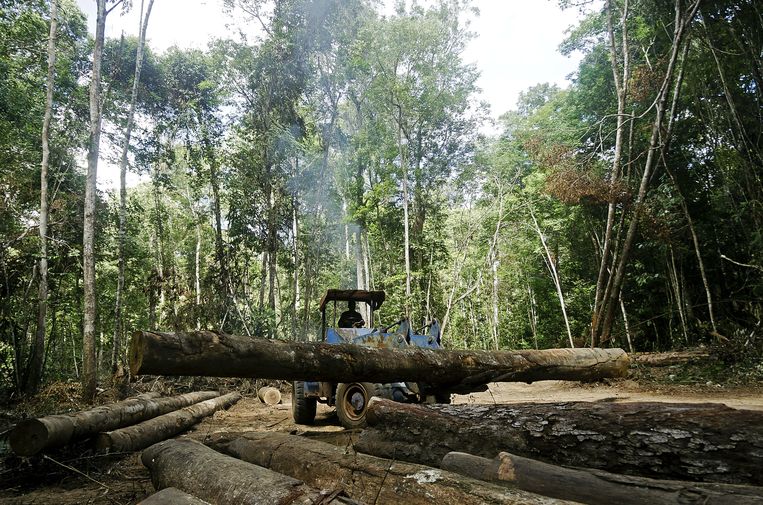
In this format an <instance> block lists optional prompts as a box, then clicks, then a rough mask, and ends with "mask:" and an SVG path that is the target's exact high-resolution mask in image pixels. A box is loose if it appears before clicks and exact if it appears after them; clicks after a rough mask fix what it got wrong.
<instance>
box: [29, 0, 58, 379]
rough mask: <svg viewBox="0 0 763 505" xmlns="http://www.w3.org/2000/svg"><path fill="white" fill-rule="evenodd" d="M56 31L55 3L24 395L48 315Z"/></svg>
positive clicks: (37, 371) (37, 375)
mask: <svg viewBox="0 0 763 505" xmlns="http://www.w3.org/2000/svg"><path fill="white" fill-rule="evenodd" d="M57 29H58V0H53V1H52V2H51V5H50V34H49V36H48V77H47V83H46V85H45V114H44V115H43V119H42V162H41V164H40V226H39V230H38V232H39V234H40V284H39V287H38V295H37V329H36V331H35V337H34V342H33V343H32V349H31V353H30V356H29V368H28V372H27V376H26V381H25V384H24V390H25V391H26V392H27V393H34V392H36V391H37V388H38V387H39V385H40V381H41V380H42V371H43V357H44V354H45V321H46V319H47V315H48V162H49V160H50V120H51V118H52V116H53V89H54V88H55V77H56V30H57Z"/></svg>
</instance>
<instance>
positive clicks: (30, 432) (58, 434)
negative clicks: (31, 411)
mask: <svg viewBox="0 0 763 505" xmlns="http://www.w3.org/2000/svg"><path fill="white" fill-rule="evenodd" d="M56 424H58V425H60V426H59V429H58V430H57V429H56V426H52V425H51V423H50V422H48V421H47V420H46V419H27V420H25V421H21V422H20V423H19V424H17V425H16V427H15V428H13V431H11V434H10V437H9V443H10V445H11V449H13V452H14V453H16V454H17V455H18V456H33V455H35V454H37V453H38V452H40V451H42V450H43V449H45V448H46V447H51V446H56V445H61V444H63V443H66V441H67V440H68V439H69V438H70V437H71V434H72V430H73V426H72V425H71V424H70V423H66V422H65V421H63V420H61V422H58V423H56ZM61 428H62V429H61Z"/></svg>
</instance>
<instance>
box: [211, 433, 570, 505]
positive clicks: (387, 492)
mask: <svg viewBox="0 0 763 505" xmlns="http://www.w3.org/2000/svg"><path fill="white" fill-rule="evenodd" d="M348 440H349V437H348ZM205 443H206V444H207V445H209V446H210V447H212V448H214V449H215V450H218V451H220V452H223V453H225V454H229V455H231V456H234V457H236V458H239V459H242V460H244V461H248V462H250V463H254V464H256V465H260V466H264V467H266V468H269V469H271V470H273V471H276V472H278V473H282V474H285V475H289V476H291V477H294V478H297V479H300V480H303V481H305V482H306V483H307V484H308V485H310V486H314V487H318V488H330V487H332V486H339V487H341V488H342V489H344V490H345V492H346V493H347V494H348V496H349V497H350V498H352V499H354V500H358V501H362V502H365V503H390V504H396V503H404V504H406V505H428V504H431V503H437V504H438V505H462V504H464V505H465V504H515V503H517V504H519V503H522V504H527V505H540V504H548V505H550V504H552V503H553V504H557V503H567V502H560V501H558V500H553V499H549V498H546V497H544V496H538V495H535V494H532V493H527V492H524V491H521V490H508V489H505V488H501V487H500V486H497V485H494V484H489V483H485V482H480V481H479V480H476V479H472V478H468V477H464V476H462V475H458V474H455V473H452V472H446V471H443V470H439V469H436V468H432V467H428V466H424V465H417V464H412V463H404V462H400V461H390V460H386V459H382V458H376V457H374V456H369V455H367V454H359V453H356V452H355V451H354V450H353V449H352V446H351V445H349V444H348V445H345V446H342V447H339V446H336V445H331V444H328V443H325V442H320V441H318V440H311V439H308V438H304V437H298V436H295V435H287V434H285V433H272V432H271V433H257V432H246V433H241V434H235V433H219V434H216V435H213V436H212V438H211V439H210V440H208V441H205Z"/></svg>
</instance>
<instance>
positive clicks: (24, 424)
mask: <svg viewBox="0 0 763 505" xmlns="http://www.w3.org/2000/svg"><path fill="white" fill-rule="evenodd" d="M216 396H219V393H218V392H217V391H197V392H195V393H187V394H184V395H180V396H173V397H170V398H156V399H133V400H125V401H122V402H118V403H110V404H107V405H101V406H100V407H95V408H94V409H90V410H85V411H81V412H76V413H73V414H59V415H53V416H46V417H40V418H37V419H27V420H25V421H21V422H20V423H19V424H17V425H16V426H15V427H14V428H13V431H12V432H11V435H10V445H11V449H13V452H15V453H16V454H18V455H19V456H32V455H34V454H37V453H38V452H40V451H42V450H43V449H47V448H49V447H57V446H61V445H65V444H67V443H69V442H70V441H72V440H76V439H79V438H85V437H88V436H92V435H95V434H96V433H99V432H102V431H109V430H114V429H117V428H122V427H124V426H130V425H132V424H135V423H139V422H141V421H145V420H146V419H151V418H152V417H156V416H159V415H161V414H165V413H167V412H171V411H173V410H177V409H180V408H183V407H185V406H187V405H192V404H194V403H197V402H200V401H204V400H208V399H210V398H214V397H216Z"/></svg>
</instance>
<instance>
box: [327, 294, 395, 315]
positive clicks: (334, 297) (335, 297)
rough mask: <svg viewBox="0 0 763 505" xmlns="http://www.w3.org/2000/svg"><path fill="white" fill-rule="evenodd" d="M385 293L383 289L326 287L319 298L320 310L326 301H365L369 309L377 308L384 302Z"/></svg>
mask: <svg viewBox="0 0 763 505" xmlns="http://www.w3.org/2000/svg"><path fill="white" fill-rule="evenodd" d="M385 298H386V295H385V294H384V291H365V290H362V289H328V290H326V294H325V295H323V298H321V305H320V309H321V312H323V311H324V310H326V304H327V303H328V302H337V301H338V302H349V301H354V302H365V303H367V304H368V305H370V306H371V310H377V309H378V308H379V307H381V305H382V303H384V299H385Z"/></svg>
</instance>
